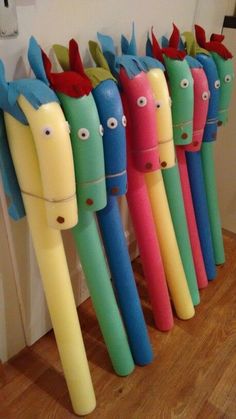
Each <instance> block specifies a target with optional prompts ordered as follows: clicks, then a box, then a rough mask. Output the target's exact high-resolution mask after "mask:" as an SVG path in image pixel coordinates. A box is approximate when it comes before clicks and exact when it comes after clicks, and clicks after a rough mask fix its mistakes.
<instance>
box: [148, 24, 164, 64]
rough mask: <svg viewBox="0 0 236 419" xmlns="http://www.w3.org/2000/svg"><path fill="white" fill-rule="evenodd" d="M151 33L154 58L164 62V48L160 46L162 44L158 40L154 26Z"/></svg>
mask: <svg viewBox="0 0 236 419" xmlns="http://www.w3.org/2000/svg"><path fill="white" fill-rule="evenodd" d="M151 35H152V53H153V56H154V58H156V59H157V60H159V61H161V62H163V56H162V50H161V48H160V45H159V44H158V41H157V39H156V37H155V35H154V32H153V27H152V28H151Z"/></svg>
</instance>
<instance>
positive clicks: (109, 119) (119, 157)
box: [87, 42, 153, 365]
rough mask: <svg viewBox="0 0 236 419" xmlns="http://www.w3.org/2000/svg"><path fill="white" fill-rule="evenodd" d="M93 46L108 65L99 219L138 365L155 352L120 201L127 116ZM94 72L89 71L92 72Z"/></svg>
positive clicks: (100, 100)
mask: <svg viewBox="0 0 236 419" xmlns="http://www.w3.org/2000/svg"><path fill="white" fill-rule="evenodd" d="M90 50H91V52H95V51H96V54H94V53H93V56H94V59H95V60H96V64H97V65H100V66H101V65H103V66H105V70H107V73H108V78H107V80H103V81H101V82H100V83H96V87H94V89H93V96H94V99H95V102H96V105H97V109H98V113H99V117H100V121H101V124H102V125H103V128H104V134H103V146H104V158H105V172H106V186H107V206H106V207H105V208H104V209H102V210H100V211H97V219H98V223H99V227H100V231H101V234H102V238H103V243H104V247H105V251H106V255H107V259H108V264H109V268H110V271H111V276H112V280H113V284H114V287H115V291H116V295H117V299H118V303H119V306H120V310H121V314H122V317H123V320H124V324H125V327H126V331H127V335H128V340H129V344H130V348H131V352H132V355H133V358H134V361H135V363H136V364H138V365H146V364H148V363H150V362H151V361H152V359H153V353H152V349H151V345H150V341H149V338H148V334H147V328H146V325H145V321H144V317H143V312H142V308H141V304H140V300H139V296H138V292H137V288H136V284H135V278H134V274H133V270H132V266H131V262H130V257H129V252H128V247H127V243H126V238H125V235H124V230H123V225H122V220H121V216H120V211H119V206H118V202H117V196H121V195H124V194H125V193H126V188H127V175H126V136H125V126H126V118H125V115H124V112H123V107H122V102H121V98H120V94H119V90H118V87H117V84H116V82H115V81H114V79H113V77H112V75H111V73H110V71H109V68H108V65H107V67H106V64H105V59H104V57H103V56H102V52H101V51H100V48H99V46H98V45H97V44H96V43H94V42H90ZM96 70H97V69H96V68H95V69H91V73H96ZM91 73H87V74H88V75H91ZM109 73H110V76H109ZM92 80H93V78H92Z"/></svg>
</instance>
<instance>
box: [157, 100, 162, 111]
mask: <svg viewBox="0 0 236 419" xmlns="http://www.w3.org/2000/svg"><path fill="white" fill-rule="evenodd" d="M161 105H162V103H161V101H160V100H157V101H156V108H157V109H160V107H161Z"/></svg>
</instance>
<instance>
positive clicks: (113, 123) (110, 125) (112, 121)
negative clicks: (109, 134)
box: [107, 117, 118, 129]
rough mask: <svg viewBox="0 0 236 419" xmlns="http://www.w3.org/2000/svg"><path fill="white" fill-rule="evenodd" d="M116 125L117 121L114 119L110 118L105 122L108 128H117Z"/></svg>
mask: <svg viewBox="0 0 236 419" xmlns="http://www.w3.org/2000/svg"><path fill="white" fill-rule="evenodd" d="M117 125H118V121H117V119H116V118H112V117H111V118H109V119H108V120H107V126H108V128H110V129H115V128H116V127H117Z"/></svg>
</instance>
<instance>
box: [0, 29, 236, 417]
mask: <svg viewBox="0 0 236 419" xmlns="http://www.w3.org/2000/svg"><path fill="white" fill-rule="evenodd" d="M184 38H185V44H184V43H183V40H182V39H181V37H180V35H179V31H178V29H177V28H176V27H175V26H174V29H173V33H172V35H171V37H170V39H169V40H168V39H166V38H162V42H161V44H159V43H158V41H157V39H156V37H155V35H154V33H153V31H152V32H151V38H150V39H149V38H148V39H147V44H146V54H147V55H146V56H138V55H137V48H136V42H135V34H134V28H133V33H132V37H131V41H130V42H129V41H128V40H127V39H126V38H125V37H124V36H122V39H121V49H122V54H121V55H117V54H116V52H115V46H114V43H113V41H112V39H111V38H110V37H108V36H105V35H102V34H98V39H99V41H100V43H101V48H100V47H99V45H98V44H97V43H96V42H92V41H90V42H89V49H90V52H91V55H92V57H93V59H94V62H95V64H96V67H91V68H84V67H83V64H82V61H81V57H80V54H79V49H78V45H77V43H76V42H75V41H74V40H71V41H70V44H69V49H67V48H65V47H63V46H60V45H54V46H53V48H52V50H51V54H50V57H51V60H52V62H51V61H50V59H49V58H48V57H47V55H46V54H45V52H43V51H42V49H41V48H40V46H39V45H38V43H37V42H36V40H35V39H34V38H31V40H30V44H29V51H28V58H29V62H30V65H31V67H32V70H33V71H34V73H35V76H36V79H34V80H31V79H27V80H17V81H12V82H7V81H6V79H5V74H4V66H3V63H1V66H0V108H1V109H2V114H1V130H0V140H1V141H0V165H1V174H2V179H3V184H4V189H5V192H6V194H7V195H8V197H9V200H10V206H9V214H10V215H11V216H12V217H13V218H14V219H19V218H21V217H22V216H24V214H25V213H26V215H27V219H28V222H29V226H30V231H31V234H32V238H33V243H34V248H35V252H36V256H37V260H38V264H39V268H40V272H41V276H42V281H43V285H44V290H45V295H46V299H47V303H48V307H49V311H50V315H51V319H52V324H53V328H54V332H55V337H56V340H57V345H58V349H59V353H60V357H61V361H62V364H63V369H64V373H65V378H66V381H67V385H68V389H69V393H70V397H71V401H72V405H73V408H74V411H75V412H76V413H78V414H86V413H89V412H91V411H92V410H93V409H94V407H95V404H96V402H95V395H94V391H93V386H92V381H91V377H90V373H89V368H88V362H87V358H86V353H85V349H84V345H83V339H82V335H81V330H80V326H79V322H78V318H77V312H76V307H75V303H74V299H73V293H72V288H71V283H70V278H69V273H68V267H67V263H66V258H65V253H64V249H63V243H62V238H61V235H60V230H62V229H68V228H72V232H73V236H74V239H75V243H76V247H77V249H78V253H79V256H80V260H81V265H82V268H83V271H84V273H85V277H86V281H87V285H88V288H89V291H90V295H91V298H92V302H93V306H94V309H95V311H96V315H97V319H98V322H99V325H100V328H101V331H102V334H103V337H104V341H105V343H106V346H107V350H108V353H109V356H110V359H111V362H112V365H113V367H114V370H115V371H116V373H117V374H119V375H124V376H125V375H128V374H130V373H131V372H132V371H133V369H134V364H138V365H146V364H149V363H150V362H151V361H152V359H153V352H152V348H151V345H150V341H149V337H148V333H147V328H146V325H145V321H144V317H143V312H142V308H141V304H140V301H139V296H138V292H137V288H136V284H135V279H134V274H133V271H132V266H131V262H130V258H129V253H128V249H127V244H126V239H125V235H124V231H123V226H122V221H121V217H120V213H119V207H118V202H117V196H120V195H124V194H126V197H127V202H128V206H129V211H130V214H131V218H132V221H133V225H134V229H135V234H136V238H137V242H138V246H139V251H140V256H141V260H142V265H143V270H144V275H145V278H146V281H147V288H148V292H149V297H150V301H151V305H152V310H153V316H154V320H155V324H156V327H157V328H158V329H160V330H166V331H167V330H170V329H171V328H172V326H173V314H172V307H171V303H170V300H172V304H173V307H174V310H175V312H176V315H177V316H178V317H179V318H180V319H190V318H191V317H192V316H193V315H194V306H195V305H197V304H198V303H199V302H200V296H199V289H201V288H204V287H206V286H207V284H208V280H212V279H214V278H215V276H216V268H215V265H216V264H221V263H223V262H224V249H223V241H222V233H221V226H220V218H219V210H218V203H217V193H216V185H215V178H214V161H213V154H212V144H213V141H214V140H215V139H216V133H217V124H218V125H220V124H221V123H224V122H226V120H227V112H228V106H229V102H230V96H231V92H232V81H233V77H234V74H233V66H232V60H231V58H232V55H231V54H230V52H229V51H228V50H227V49H226V47H225V46H224V45H223V44H222V42H223V37H222V36H221V35H212V37H211V40H210V41H209V42H207V41H206V37H205V32H204V30H203V29H202V28H200V27H199V26H196V38H197V39H196V40H195V39H194V36H193V34H191V33H185V34H184ZM185 48H186V50H187V53H186V51H185ZM52 64H53V65H52ZM170 97H171V98H170ZM62 109H63V111H62ZM126 151H127V153H126ZM126 168H127V173H126ZM127 184H128V188H127ZM77 207H78V210H79V211H78V210H77ZM95 215H96V218H95ZM78 217H79V218H78ZM96 219H97V221H98V223H97V222H96ZM98 226H99V229H98ZM99 230H100V231H99ZM99 232H100V233H101V237H102V240H103V245H104V248H105V252H106V257H107V261H108V265H109V270H110V272H109V270H108V267H107V263H106V259H105V257H104V252H103V248H102V244H101V238H100V235H99ZM110 274H111V277H112V283H111V280H110Z"/></svg>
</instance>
